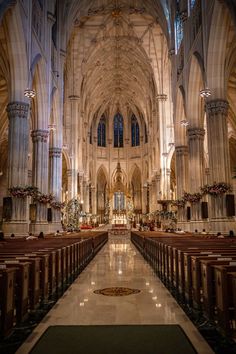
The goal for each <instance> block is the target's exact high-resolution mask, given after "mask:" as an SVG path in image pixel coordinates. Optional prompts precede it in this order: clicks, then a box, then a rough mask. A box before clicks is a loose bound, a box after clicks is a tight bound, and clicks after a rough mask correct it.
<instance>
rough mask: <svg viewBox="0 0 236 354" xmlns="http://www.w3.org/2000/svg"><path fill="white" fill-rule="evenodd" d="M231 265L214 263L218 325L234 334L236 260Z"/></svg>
mask: <svg viewBox="0 0 236 354" xmlns="http://www.w3.org/2000/svg"><path fill="white" fill-rule="evenodd" d="M231 263H232V264H231V265H224V266H219V265H214V266H213V268H214V274H215V292H216V304H215V317H216V320H217V325H218V326H219V327H220V328H221V329H222V330H223V332H224V333H225V334H229V335H233V334H235V331H236V324H235V321H236V319H235V317H234V315H235V308H234V297H233V275H236V262H231Z"/></svg>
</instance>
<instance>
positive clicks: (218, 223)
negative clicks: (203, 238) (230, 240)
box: [210, 217, 236, 234]
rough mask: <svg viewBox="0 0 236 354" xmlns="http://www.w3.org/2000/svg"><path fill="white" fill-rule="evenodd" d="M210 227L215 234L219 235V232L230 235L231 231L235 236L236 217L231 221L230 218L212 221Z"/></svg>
mask: <svg viewBox="0 0 236 354" xmlns="http://www.w3.org/2000/svg"><path fill="white" fill-rule="evenodd" d="M210 225H211V231H212V233H214V234H217V232H221V233H223V234H228V233H229V230H233V231H234V234H236V219H235V217H234V218H230V219H228V218H218V219H211V222H210Z"/></svg>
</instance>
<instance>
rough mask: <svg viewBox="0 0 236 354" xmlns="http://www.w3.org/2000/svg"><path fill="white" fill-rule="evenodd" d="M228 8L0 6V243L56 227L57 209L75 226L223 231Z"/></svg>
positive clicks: (228, 176) (231, 137)
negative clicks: (75, 216) (2, 237)
mask: <svg viewBox="0 0 236 354" xmlns="http://www.w3.org/2000/svg"><path fill="white" fill-rule="evenodd" d="M234 6H235V5H234V1H207V2H201V1H199V0H188V1H187V0H182V1H181V0H179V1H165V0H162V1H147V2H145V4H144V2H143V1H139V0H137V1H135V0H133V1H122V0H120V1H119V0H116V1H108V0H107V1H105V0H104V1H102V0H97V1H72V0H71V1H61V2H58V1H48V2H44V1H43V0H34V1H23V0H22V1H16V2H14V1H13V2H12V1H3V2H2V4H1V9H0V10H1V26H0V30H1V37H0V44H1V62H0V74H1V81H0V82H1V86H0V88H1V89H0V102H1V111H0V121H1V124H0V126H1V134H0V152H1V154H0V170H1V171H0V220H1V223H2V229H3V231H4V232H5V233H6V235H10V234H11V233H12V232H14V233H15V234H17V235H19V236H20V235H21V234H24V235H25V234H27V233H28V232H33V233H37V232H40V231H44V232H53V231H55V230H57V229H58V228H59V229H60V228H61V222H62V221H61V211H62V209H63V206H64V205H65V204H68V202H70V201H71V200H76V201H77V203H78V208H79V210H80V221H81V222H83V223H85V224H104V223H108V222H109V223H129V222H130V221H132V222H135V223H139V222H140V220H141V221H148V220H154V221H155V222H156V223H157V225H161V226H163V227H165V226H166V225H167V226H168V225H171V224H174V226H175V227H178V228H181V229H184V230H186V231H194V230H195V229H200V230H201V229H202V228H205V229H206V230H207V231H208V232H217V231H222V232H227V231H228V230H230V229H232V230H234V231H236V230H235V198H234V196H235V189H236V184H235V178H236V118H235V117H236V113H235V112H236V108H235V85H236V80H235V61H236V54H235V11H234V10H235V8H234ZM128 210H129V211H130V215H129V213H128ZM64 219H65V217H64Z"/></svg>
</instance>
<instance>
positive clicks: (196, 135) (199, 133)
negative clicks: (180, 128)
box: [187, 128, 205, 140]
mask: <svg viewBox="0 0 236 354" xmlns="http://www.w3.org/2000/svg"><path fill="white" fill-rule="evenodd" d="M187 132H188V138H189V139H190V140H195V139H202V140H203V139H204V135H205V129H202V128H189V129H188V130H187Z"/></svg>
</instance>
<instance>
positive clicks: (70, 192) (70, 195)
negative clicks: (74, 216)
mask: <svg viewBox="0 0 236 354" xmlns="http://www.w3.org/2000/svg"><path fill="white" fill-rule="evenodd" d="M66 174H67V181H68V182H67V188H68V196H67V198H68V200H67V202H68V201H69V200H71V199H72V171H71V170H67V171H66Z"/></svg>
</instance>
